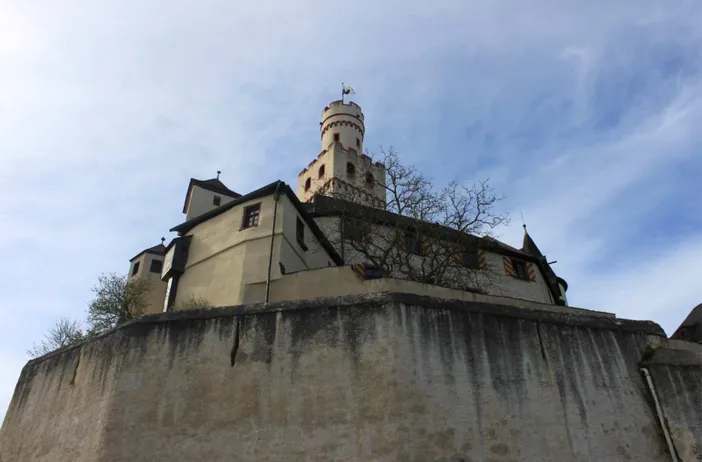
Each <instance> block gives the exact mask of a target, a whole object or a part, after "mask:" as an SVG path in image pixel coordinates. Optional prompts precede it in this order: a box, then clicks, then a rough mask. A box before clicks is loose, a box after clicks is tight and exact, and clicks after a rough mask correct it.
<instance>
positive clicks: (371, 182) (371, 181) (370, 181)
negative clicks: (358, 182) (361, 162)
mask: <svg viewBox="0 0 702 462" xmlns="http://www.w3.org/2000/svg"><path fill="white" fill-rule="evenodd" d="M366 186H367V187H369V188H372V187H373V186H375V178H373V174H372V173H371V172H368V173H366Z"/></svg>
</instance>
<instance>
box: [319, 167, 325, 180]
mask: <svg viewBox="0 0 702 462" xmlns="http://www.w3.org/2000/svg"><path fill="white" fill-rule="evenodd" d="M319 178H324V165H322V166H321V167H319Z"/></svg>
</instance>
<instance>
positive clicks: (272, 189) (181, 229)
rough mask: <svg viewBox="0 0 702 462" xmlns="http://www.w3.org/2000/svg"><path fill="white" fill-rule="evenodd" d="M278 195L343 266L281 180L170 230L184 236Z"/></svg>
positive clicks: (341, 262) (300, 204) (337, 262)
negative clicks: (240, 207)
mask: <svg viewBox="0 0 702 462" xmlns="http://www.w3.org/2000/svg"><path fill="white" fill-rule="evenodd" d="M191 181H192V180H191ZM276 193H277V194H285V195H286V196H287V197H288V199H290V202H292V204H293V205H294V206H295V208H296V209H297V211H298V213H299V214H300V216H301V217H302V218H303V219H304V220H305V222H306V223H307V226H309V228H310V230H311V231H312V233H313V234H314V235H315V237H316V238H317V240H318V241H319V243H320V244H321V245H322V247H324V250H326V251H327V254H329V257H330V258H331V259H332V260H334V263H336V264H337V265H343V264H344V261H343V260H342V259H341V257H340V256H339V254H338V253H336V250H334V247H332V245H331V244H330V243H329V241H328V240H327V238H326V237H325V236H324V233H322V230H320V229H319V227H318V226H317V224H316V223H315V222H314V220H313V219H312V218H311V217H310V215H309V214H308V213H307V210H305V208H304V207H303V205H302V203H301V202H300V199H298V198H297V196H296V195H295V193H294V192H293V190H292V189H290V186H288V185H287V184H286V183H285V182H284V181H281V180H278V181H274V182H273V183H270V184H268V185H266V186H264V187H262V188H259V189H257V190H255V191H252V192H250V193H248V194H245V195H243V196H242V195H241V194H238V195H237V197H236V198H235V199H234V200H233V201H231V202H227V203H226V204H224V205H222V206H220V207H217V208H216V209H213V210H210V211H209V212H206V213H203V214H202V215H199V216H197V217H195V218H193V219H192V220H188V221H186V222H185V223H181V224H179V225H178V226H174V227H173V228H171V229H170V231H173V232H177V233H178V234H179V235H181V236H183V235H185V234H186V233H188V232H189V231H190V230H192V229H193V228H195V227H196V226H197V225H199V224H201V223H204V222H205V221H207V220H209V219H210V218H214V217H216V216H219V215H221V214H222V213H225V212H227V211H228V210H231V209H232V208H234V207H236V206H237V205H240V204H243V203H244V202H248V201H250V200H253V199H258V198H261V197H266V196H270V195H272V194H276ZM235 194H236V193H235Z"/></svg>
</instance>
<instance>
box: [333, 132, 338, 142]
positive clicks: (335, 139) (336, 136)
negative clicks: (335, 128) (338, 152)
mask: <svg viewBox="0 0 702 462" xmlns="http://www.w3.org/2000/svg"><path fill="white" fill-rule="evenodd" d="M334 141H339V134H338V133H334Z"/></svg>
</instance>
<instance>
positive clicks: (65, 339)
mask: <svg viewBox="0 0 702 462" xmlns="http://www.w3.org/2000/svg"><path fill="white" fill-rule="evenodd" d="M83 338H85V336H84V334H83V331H82V330H81V328H80V325H79V324H78V321H71V320H70V319H68V318H65V317H63V318H61V319H59V320H58V321H57V322H56V324H55V325H54V326H53V327H52V328H51V329H49V332H47V333H46V335H45V337H44V340H42V341H41V343H38V344H37V343H35V344H34V345H33V346H32V348H31V349H29V350H27V354H29V355H30V356H31V357H32V358H37V357H39V356H43V355H45V354H47V353H49V352H52V351H54V350H57V349H59V348H62V347H65V346H69V345H72V344H74V343H76V342H79V341H81V340H82V339H83Z"/></svg>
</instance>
